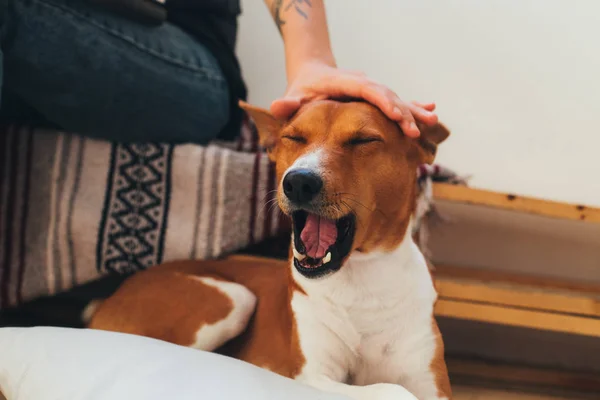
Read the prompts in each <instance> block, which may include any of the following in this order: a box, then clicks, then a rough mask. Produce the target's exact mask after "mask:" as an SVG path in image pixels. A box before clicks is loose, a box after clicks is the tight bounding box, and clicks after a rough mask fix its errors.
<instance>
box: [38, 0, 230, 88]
mask: <svg viewBox="0 0 600 400" xmlns="http://www.w3.org/2000/svg"><path fill="white" fill-rule="evenodd" d="M36 2H37V3H39V4H41V5H44V6H48V7H51V8H54V9H56V10H57V11H60V12H62V13H64V14H67V15H72V16H75V17H79V18H81V19H83V20H85V21H86V22H87V23H89V24H91V25H93V26H95V27H96V28H98V29H100V30H102V31H103V32H105V33H108V34H110V35H112V36H114V37H116V38H118V39H121V40H123V41H125V42H127V43H129V44H131V45H133V46H134V47H136V48H137V49H138V50H141V51H143V52H144V53H146V54H149V55H152V56H154V57H156V58H158V59H160V60H162V61H166V62H168V63H171V64H173V65H175V66H177V67H180V68H185V69H187V70H190V71H193V72H200V73H202V74H203V75H204V77H206V78H209V79H213V80H215V81H220V82H225V79H224V78H223V77H222V76H219V75H215V74H214V73H213V72H212V71H211V70H209V69H207V68H202V67H196V66H193V65H191V64H188V63H184V62H182V61H181V60H177V59H175V58H173V57H170V56H168V55H166V54H164V53H161V52H158V51H155V50H154V49H151V48H149V47H147V46H144V45H143V44H141V43H140V42H138V41H137V40H135V39H134V38H133V37H131V36H128V35H126V34H124V33H122V32H119V31H116V30H114V29H111V28H110V27H108V26H106V25H104V24H101V23H100V22H98V21H95V20H93V19H90V18H88V17H87V16H85V15H84V14H82V13H80V12H78V11H76V10H73V9H71V8H68V7H65V6H62V5H60V4H56V3H52V2H48V1H39V0H38V1H36Z"/></svg>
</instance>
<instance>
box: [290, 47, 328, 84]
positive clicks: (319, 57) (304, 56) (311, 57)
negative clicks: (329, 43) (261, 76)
mask: <svg viewBox="0 0 600 400" xmlns="http://www.w3.org/2000/svg"><path fill="white" fill-rule="evenodd" d="M285 58H286V75H287V81H288V84H289V83H291V82H293V81H294V80H295V79H296V78H297V77H298V75H299V74H301V72H302V71H303V70H306V69H310V68H311V67H314V66H328V67H332V68H336V67H337V64H336V62H335V58H334V56H333V53H332V52H331V50H330V49H326V50H321V51H316V50H314V49H312V50H311V51H308V52H305V53H302V52H295V51H293V50H288V49H287V48H286V57H285Z"/></svg>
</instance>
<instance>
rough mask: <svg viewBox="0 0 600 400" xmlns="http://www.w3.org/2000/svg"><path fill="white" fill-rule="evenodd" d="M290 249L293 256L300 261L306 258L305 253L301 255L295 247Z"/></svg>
mask: <svg viewBox="0 0 600 400" xmlns="http://www.w3.org/2000/svg"><path fill="white" fill-rule="evenodd" d="M292 251H293V252H294V258H295V259H296V260H298V261H302V260H304V259H305V258H306V256H305V255H302V254H300V253H298V250H296V248H293V249H292Z"/></svg>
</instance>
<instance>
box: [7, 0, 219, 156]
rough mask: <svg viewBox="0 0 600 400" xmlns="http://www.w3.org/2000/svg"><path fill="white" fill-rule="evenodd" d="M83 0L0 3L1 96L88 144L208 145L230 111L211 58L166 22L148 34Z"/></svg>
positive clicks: (196, 43) (133, 24)
mask: <svg viewBox="0 0 600 400" xmlns="http://www.w3.org/2000/svg"><path fill="white" fill-rule="evenodd" d="M82 1H84V0H0V23H3V25H4V26H2V27H0V28H2V32H3V37H2V39H3V40H2V45H3V54H2V53H0V59H1V58H2V57H1V56H3V59H4V60H3V61H4V70H3V71H0V76H1V75H3V76H4V78H3V85H4V88H5V90H7V91H11V92H12V93H14V94H16V95H17V96H18V97H19V98H21V99H22V100H24V101H25V102H26V103H27V104H29V105H31V106H32V107H33V108H35V109H36V110H37V111H38V112H39V113H40V114H42V115H43V116H44V117H45V118H46V119H48V120H50V121H51V122H53V123H55V124H57V125H59V126H60V127H62V128H63V129H65V130H67V131H72V132H76V133H80V134H83V135H86V136H90V137H96V138H101V139H106V140H116V141H146V142H157V141H158V142H175V143H177V142H196V143H201V144H204V143H206V142H208V141H209V140H211V139H213V138H215V137H216V136H217V134H218V133H219V131H220V130H221V128H222V127H223V126H224V125H225V124H226V122H227V120H228V118H229V108H228V107H229V105H228V90H227V82H226V81H225V79H224V77H223V74H222V73H221V71H220V69H219V66H218V64H217V61H216V60H215V58H214V57H213V56H212V55H211V54H210V52H209V51H208V50H206V49H205V48H204V47H203V46H202V45H201V44H200V43H198V42H197V41H195V40H194V39H193V38H192V37H191V36H189V35H188V34H186V33H185V32H183V31H182V30H180V29H179V28H177V27H175V26H173V25H171V24H169V23H166V24H163V25H161V26H160V27H147V26H144V25H141V24H138V23H136V22H132V21H129V20H126V19H123V18H120V17H117V16H114V15H112V14H107V13H103V12H100V11H98V10H96V9H94V8H92V7H90V6H87V5H85V4H82ZM2 8H4V9H2ZM3 14H4V15H3Z"/></svg>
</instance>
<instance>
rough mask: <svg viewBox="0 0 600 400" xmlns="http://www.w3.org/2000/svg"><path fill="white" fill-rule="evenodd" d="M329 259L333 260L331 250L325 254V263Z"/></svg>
mask: <svg viewBox="0 0 600 400" xmlns="http://www.w3.org/2000/svg"><path fill="white" fill-rule="evenodd" d="M329 261H331V252H328V253H327V254H325V257H323V264H327V263H328V262H329Z"/></svg>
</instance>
